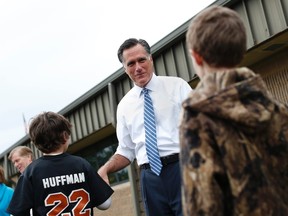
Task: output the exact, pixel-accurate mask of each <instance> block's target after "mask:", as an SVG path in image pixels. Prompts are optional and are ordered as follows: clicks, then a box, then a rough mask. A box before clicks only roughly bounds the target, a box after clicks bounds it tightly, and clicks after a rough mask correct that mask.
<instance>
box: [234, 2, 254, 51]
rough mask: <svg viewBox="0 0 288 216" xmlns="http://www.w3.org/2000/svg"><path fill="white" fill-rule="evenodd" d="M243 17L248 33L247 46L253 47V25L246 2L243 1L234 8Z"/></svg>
mask: <svg viewBox="0 0 288 216" xmlns="http://www.w3.org/2000/svg"><path fill="white" fill-rule="evenodd" d="M233 9H234V10H235V11H236V12H237V13H238V14H239V15H240V17H241V18H242V20H243V22H244V25H245V27H246V35H247V48H248V49H249V48H251V47H252V46H253V45H254V39H253V34H252V31H251V25H250V22H249V18H248V14H247V10H246V6H245V2H244V1H241V2H240V3H239V4H237V5H235V6H234V8H233Z"/></svg>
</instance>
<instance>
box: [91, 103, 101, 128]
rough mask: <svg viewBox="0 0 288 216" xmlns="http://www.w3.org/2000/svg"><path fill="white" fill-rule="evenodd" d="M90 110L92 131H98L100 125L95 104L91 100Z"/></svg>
mask: <svg viewBox="0 0 288 216" xmlns="http://www.w3.org/2000/svg"><path fill="white" fill-rule="evenodd" d="M90 108H91V117H92V124H93V129H92V130H93V131H95V130H98V129H100V124H99V120H98V113H97V112H96V110H97V106H96V102H95V100H94V98H93V100H91V101H90Z"/></svg>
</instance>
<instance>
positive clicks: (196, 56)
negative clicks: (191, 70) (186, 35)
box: [190, 49, 203, 65]
mask: <svg viewBox="0 0 288 216" xmlns="http://www.w3.org/2000/svg"><path fill="white" fill-rule="evenodd" d="M190 54H191V56H192V57H193V58H194V59H195V61H196V63H197V64H198V65H203V58H202V56H201V55H199V54H198V53H197V52H196V51H194V50H192V49H191V50H190Z"/></svg>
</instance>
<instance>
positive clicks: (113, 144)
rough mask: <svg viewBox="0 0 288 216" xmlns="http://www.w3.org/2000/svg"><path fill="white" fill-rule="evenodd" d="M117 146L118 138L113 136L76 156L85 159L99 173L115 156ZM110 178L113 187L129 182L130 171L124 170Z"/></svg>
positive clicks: (111, 175) (110, 175) (112, 174)
mask: <svg viewBox="0 0 288 216" xmlns="http://www.w3.org/2000/svg"><path fill="white" fill-rule="evenodd" d="M117 145H118V141H117V138H116V137H115V136H113V137H109V138H107V139H104V140H103V141H101V142H99V143H97V144H95V145H92V146H89V147H87V148H85V149H83V150H82V151H79V152H77V153H76V154H75V155H78V156H80V157H83V158H85V159H86V160H87V161H89V163H90V164H91V165H92V166H93V167H94V168H95V171H97V170H98V169H99V168H100V167H101V166H102V165H103V164H105V163H106V162H107V161H108V160H109V158H110V157H111V156H112V155H113V154H114V152H115V151H116V149H117ZM108 177H109V182H110V184H111V185H115V184H119V183H121V182H124V181H128V170H127V168H125V169H122V170H120V171H118V172H115V173H111V174H109V176H108Z"/></svg>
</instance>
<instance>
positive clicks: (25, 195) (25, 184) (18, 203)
mask: <svg viewBox="0 0 288 216" xmlns="http://www.w3.org/2000/svg"><path fill="white" fill-rule="evenodd" d="M32 197H33V190H32V186H31V184H30V182H29V180H28V178H27V177H25V176H24V175H21V176H20V178H19V181H18V182H17V185H16V188H15V190H14V194H13V197H12V200H11V202H10V204H9V207H8V209H7V211H8V212H9V213H10V214H12V215H14V216H18V215H19V216H20V215H21V216H26V215H27V216H29V215H30V209H31V208H32V205H33V200H32Z"/></svg>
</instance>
